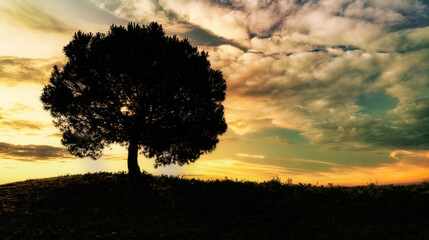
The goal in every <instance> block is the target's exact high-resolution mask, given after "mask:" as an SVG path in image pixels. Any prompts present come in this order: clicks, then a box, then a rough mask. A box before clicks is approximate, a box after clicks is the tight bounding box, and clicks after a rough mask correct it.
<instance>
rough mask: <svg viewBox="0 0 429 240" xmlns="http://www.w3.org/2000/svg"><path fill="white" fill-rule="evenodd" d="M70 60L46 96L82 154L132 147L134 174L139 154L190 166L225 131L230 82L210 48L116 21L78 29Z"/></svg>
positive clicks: (68, 142)
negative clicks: (98, 28) (104, 29)
mask: <svg viewBox="0 0 429 240" xmlns="http://www.w3.org/2000/svg"><path fill="white" fill-rule="evenodd" d="M64 53H65V55H66V57H67V58H68V62H67V63H66V64H65V66H64V67H62V68H60V67H58V66H54V67H53V71H52V75H51V77H50V82H49V84H48V85H46V86H45V87H44V89H43V93H42V96H41V101H42V102H43V105H44V109H45V110H48V111H50V113H51V115H52V117H53V118H54V123H55V125H56V126H57V127H58V128H59V129H60V130H61V131H62V133H63V138H62V141H61V142H62V144H63V145H65V146H66V147H67V149H68V150H69V151H70V153H72V154H73V155H75V156H78V157H91V158H93V159H97V158H99V157H100V156H101V155H102V151H103V149H104V147H106V146H108V145H110V144H113V143H119V144H121V145H124V146H128V170H129V176H130V179H135V178H137V177H138V176H140V174H141V172H140V168H139V166H138V162H137V155H138V151H139V150H141V151H142V153H143V154H144V155H145V156H147V157H149V158H155V166H156V167H157V166H160V165H167V164H171V163H176V164H179V165H183V164H185V163H187V164H188V163H191V162H194V161H195V160H197V159H198V158H199V157H200V155H201V154H204V153H207V152H211V151H213V150H214V149H215V148H216V144H217V143H218V141H219V140H218V135H220V134H223V133H224V132H225V131H226V128H227V125H226V123H225V118H224V108H223V105H222V102H223V101H224V99H225V90H226V83H225V79H224V78H223V76H222V73H221V72H220V71H217V70H213V69H212V68H211V67H210V62H209V61H208V60H207V56H208V54H207V53H206V52H204V51H203V52H199V51H198V50H197V48H196V47H193V46H191V44H190V43H189V41H188V40H187V39H183V40H179V39H178V38H177V37H176V36H173V37H168V36H165V33H164V31H163V29H162V26H161V25H158V24H157V23H151V24H150V25H148V26H145V25H142V26H140V25H138V24H133V23H130V24H128V26H127V27H126V28H125V27H123V26H115V25H112V26H111V27H110V31H109V32H108V33H107V34H102V33H96V34H92V33H82V32H81V31H79V32H77V33H75V34H74V37H73V40H72V41H70V43H69V44H68V45H67V46H65V47H64Z"/></svg>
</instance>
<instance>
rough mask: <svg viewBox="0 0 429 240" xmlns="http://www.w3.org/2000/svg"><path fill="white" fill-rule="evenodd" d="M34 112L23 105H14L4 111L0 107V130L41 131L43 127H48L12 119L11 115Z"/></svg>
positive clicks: (36, 122) (39, 123) (37, 122)
mask: <svg viewBox="0 0 429 240" xmlns="http://www.w3.org/2000/svg"><path fill="white" fill-rule="evenodd" d="M32 110H34V109H33V108H32V107H30V106H27V105H24V104H20V103H17V104H14V105H13V106H12V107H10V108H7V109H4V108H1V107H0V129H8V130H15V131H20V130H42V129H44V128H45V127H48V126H50V125H49V124H46V123H43V122H39V121H30V120H25V119H14V118H12V117H11V115H14V114H17V113H20V112H25V111H32Z"/></svg>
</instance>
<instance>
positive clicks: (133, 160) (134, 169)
mask: <svg viewBox="0 0 429 240" xmlns="http://www.w3.org/2000/svg"><path fill="white" fill-rule="evenodd" d="M138 151H139V147H138V141H137V140H135V139H131V140H130V145H129V146H128V177H129V180H130V182H132V183H135V182H136V181H137V180H138V179H140V177H141V172H140V167H139V163H138V161H137V157H138Z"/></svg>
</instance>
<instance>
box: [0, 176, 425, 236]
mask: <svg viewBox="0 0 429 240" xmlns="http://www.w3.org/2000/svg"><path fill="white" fill-rule="evenodd" d="M0 203H1V205H0V239H202V240H204V239H429V215H428V213H429V184H428V183H423V184H419V185H409V186H393V185H388V186H377V185H373V184H372V185H368V186H358V187H341V186H332V185H330V186H313V185H306V184H290V183H289V184H281V183H280V182H279V181H278V180H272V181H269V182H264V183H254V182H235V181H231V180H222V181H200V180H186V179H180V178H174V177H155V176H152V175H148V174H144V175H143V178H142V182H141V184H140V186H139V187H130V186H129V184H128V180H127V175H126V174H123V173H120V174H112V173H97V174H85V175H73V176H64V177H57V178H49V179H41V180H29V181H25V182H18V183H12V184H6V185H0Z"/></svg>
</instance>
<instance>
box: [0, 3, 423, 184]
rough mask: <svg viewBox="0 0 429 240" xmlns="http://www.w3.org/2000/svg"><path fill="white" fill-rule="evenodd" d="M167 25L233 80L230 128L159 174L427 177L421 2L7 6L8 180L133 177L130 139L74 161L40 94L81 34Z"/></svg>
mask: <svg viewBox="0 0 429 240" xmlns="http://www.w3.org/2000/svg"><path fill="white" fill-rule="evenodd" d="M153 21H156V22H158V23H160V24H162V26H163V28H164V30H165V32H166V34H167V35H177V36H178V37H180V38H188V39H189V40H190V42H191V44H193V45H195V46H197V47H198V49H199V50H200V51H202V50H204V51H206V52H208V54H209V60H210V62H211V64H212V68H214V69H217V70H220V71H222V73H223V74H224V77H225V79H226V81H227V92H226V100H225V102H224V106H225V118H226V121H227V124H228V130H227V132H226V133H225V134H223V135H222V136H220V142H219V144H218V145H217V149H216V150H215V151H214V152H213V153H210V154H206V155H203V156H202V157H201V158H200V159H199V160H198V161H197V162H195V163H192V164H190V165H185V166H182V167H179V166H168V167H158V168H154V161H153V159H147V158H145V157H144V156H143V155H140V156H139V164H140V167H141V168H142V169H143V170H145V171H147V172H149V173H152V174H157V175H159V174H168V175H176V176H184V177H194V178H201V179H215V178H220V179H224V178H225V177H226V178H229V179H237V180H252V181H266V180H270V179H273V178H276V177H278V178H280V179H281V181H287V179H292V180H293V182H295V183H297V182H301V183H311V184H327V183H333V184H340V185H361V184H368V183H376V184H392V183H408V182H421V181H428V180H429V2H428V1H426V0H390V1H384V0H372V1H370V0H319V1H317V0H284V1H281V0H279V1H274V0H272V1H268V0H265V1H263V0H261V1H256V0H255V1H250V0H249V1H245V0H62V1H56V0H43V1H42V0H38V1H34V0H33V1H30V0H28V1H27V0H2V1H0V184H2V183H8V182H14V181H20V180H27V179H34V178H42V177H54V176H59V175H66V174H78V173H87V172H97V171H113V172H117V171H126V170H127V166H126V161H125V160H126V158H127V151H126V148H125V147H121V146H119V145H113V146H111V147H110V148H108V149H107V150H106V151H105V152H104V155H103V156H102V157H101V158H100V159H98V160H95V161H94V160H91V159H86V158H83V159H80V158H76V157H73V156H71V155H70V154H69V153H68V152H67V150H66V149H65V148H64V147H63V146H62V145H61V133H60V132H59V130H58V129H56V128H55V127H54V125H53V123H52V118H51V116H50V115H49V113H48V112H46V111H44V110H43V108H42V104H41V102H40V95H41V93H42V88H43V86H44V85H46V84H48V82H49V77H50V73H51V71H52V67H53V66H54V65H62V64H64V63H65V62H66V61H67V59H66V58H65V56H64V54H63V52H62V49H63V47H64V46H65V45H67V43H68V42H69V41H71V39H72V37H73V34H74V32H77V31H78V30H81V31H83V32H104V33H106V32H107V31H108V30H109V26H110V25H111V24H116V25H126V24H127V23H129V22H134V23H139V24H145V25H146V24H149V23H151V22H153Z"/></svg>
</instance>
